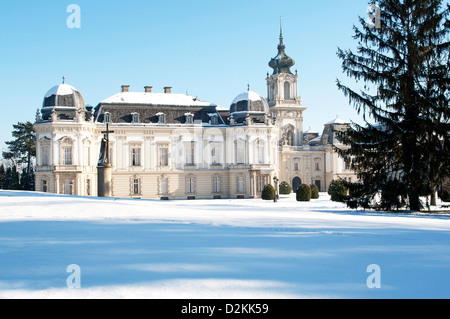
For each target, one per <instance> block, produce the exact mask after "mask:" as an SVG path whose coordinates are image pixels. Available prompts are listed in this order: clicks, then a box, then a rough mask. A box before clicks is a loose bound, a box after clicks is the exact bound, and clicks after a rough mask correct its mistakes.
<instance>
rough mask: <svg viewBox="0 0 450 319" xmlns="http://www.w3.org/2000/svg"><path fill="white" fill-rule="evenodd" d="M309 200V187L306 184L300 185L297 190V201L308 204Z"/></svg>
mask: <svg viewBox="0 0 450 319" xmlns="http://www.w3.org/2000/svg"><path fill="white" fill-rule="evenodd" d="M310 200H311V187H309V186H308V185H306V184H302V185H300V186H299V188H298V189H297V201H298V202H309V201H310Z"/></svg>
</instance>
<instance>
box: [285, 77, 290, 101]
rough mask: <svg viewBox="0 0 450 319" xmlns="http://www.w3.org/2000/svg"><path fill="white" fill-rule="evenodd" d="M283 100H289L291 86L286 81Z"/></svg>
mask: <svg viewBox="0 0 450 319" xmlns="http://www.w3.org/2000/svg"><path fill="white" fill-rule="evenodd" d="M284 99H285V100H290V99H291V84H290V83H289V82H288V81H286V82H284Z"/></svg>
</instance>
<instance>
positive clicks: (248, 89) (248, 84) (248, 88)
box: [247, 82, 250, 91]
mask: <svg viewBox="0 0 450 319" xmlns="http://www.w3.org/2000/svg"><path fill="white" fill-rule="evenodd" d="M247 91H250V82H249V83H247Z"/></svg>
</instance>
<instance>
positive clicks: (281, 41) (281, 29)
mask: <svg viewBox="0 0 450 319" xmlns="http://www.w3.org/2000/svg"><path fill="white" fill-rule="evenodd" d="M280 47H284V44H283V25H282V20H281V16H280Z"/></svg>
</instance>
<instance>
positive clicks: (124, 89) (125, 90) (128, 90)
mask: <svg viewBox="0 0 450 319" xmlns="http://www.w3.org/2000/svg"><path fill="white" fill-rule="evenodd" d="M122 92H130V86H129V85H122Z"/></svg>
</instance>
